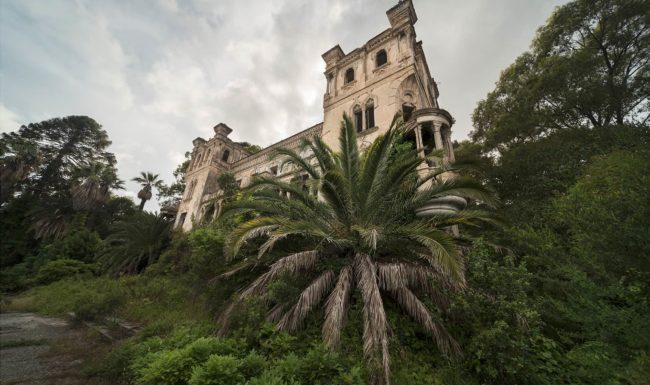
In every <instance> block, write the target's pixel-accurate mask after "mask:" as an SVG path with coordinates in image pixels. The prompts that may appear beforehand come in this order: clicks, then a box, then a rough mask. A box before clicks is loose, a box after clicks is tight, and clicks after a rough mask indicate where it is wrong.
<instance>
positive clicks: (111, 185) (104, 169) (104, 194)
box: [71, 162, 124, 210]
mask: <svg viewBox="0 0 650 385" xmlns="http://www.w3.org/2000/svg"><path fill="white" fill-rule="evenodd" d="M75 174H76V175H75V182H74V184H73V185H72V188H71V193H72V205H73V207H74V209H75V210H92V209H93V208H96V207H97V206H99V205H101V204H104V203H106V202H108V200H109V199H110V197H111V189H121V188H123V187H122V185H123V184H124V182H123V181H121V180H120V179H119V178H118V177H117V174H116V172H115V168H114V167H112V165H106V164H104V163H99V162H90V163H86V164H84V165H83V166H81V167H79V168H78V169H77V170H76V171H75Z"/></svg>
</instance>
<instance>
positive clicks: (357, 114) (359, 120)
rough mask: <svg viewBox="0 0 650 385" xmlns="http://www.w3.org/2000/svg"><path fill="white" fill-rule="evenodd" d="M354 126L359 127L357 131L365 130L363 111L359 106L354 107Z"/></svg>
mask: <svg viewBox="0 0 650 385" xmlns="http://www.w3.org/2000/svg"><path fill="white" fill-rule="evenodd" d="M354 127H355V128H356V129H357V132H361V130H363V112H362V111H361V107H359V106H355V107H354Z"/></svg>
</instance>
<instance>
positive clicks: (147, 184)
mask: <svg viewBox="0 0 650 385" xmlns="http://www.w3.org/2000/svg"><path fill="white" fill-rule="evenodd" d="M131 180H132V181H134V182H138V183H140V186H142V189H141V190H140V191H138V198H139V199H140V211H142V210H143V209H144V204H145V203H147V201H148V200H149V199H151V196H152V192H151V190H152V188H153V187H155V188H156V189H160V188H161V187H162V186H163V181H162V180H160V179H158V174H153V173H151V172H148V171H147V172H144V171H142V172H141V173H140V176H136V177H135V178H133V179H131Z"/></svg>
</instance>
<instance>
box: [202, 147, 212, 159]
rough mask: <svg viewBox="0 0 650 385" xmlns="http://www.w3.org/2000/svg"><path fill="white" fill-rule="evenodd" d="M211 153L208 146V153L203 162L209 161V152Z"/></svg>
mask: <svg viewBox="0 0 650 385" xmlns="http://www.w3.org/2000/svg"><path fill="white" fill-rule="evenodd" d="M211 153H212V149H211V148H210V149H208V155H207V156H206V157H205V161H204V162H210V154H211Z"/></svg>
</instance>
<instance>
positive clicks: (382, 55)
mask: <svg viewBox="0 0 650 385" xmlns="http://www.w3.org/2000/svg"><path fill="white" fill-rule="evenodd" d="M386 63H388V55H386V50H385V49H382V50H381V51H379V52H377V56H375V64H376V66H377V67H381V66H383V65H384V64H386Z"/></svg>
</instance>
